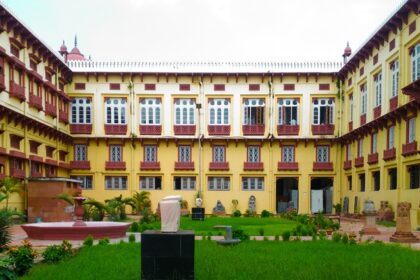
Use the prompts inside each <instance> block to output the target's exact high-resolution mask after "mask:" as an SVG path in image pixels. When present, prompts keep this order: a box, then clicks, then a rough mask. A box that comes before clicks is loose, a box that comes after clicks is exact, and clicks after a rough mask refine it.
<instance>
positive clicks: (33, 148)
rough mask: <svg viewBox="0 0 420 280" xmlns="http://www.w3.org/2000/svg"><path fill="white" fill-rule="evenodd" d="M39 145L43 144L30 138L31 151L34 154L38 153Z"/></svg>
mask: <svg viewBox="0 0 420 280" xmlns="http://www.w3.org/2000/svg"><path fill="white" fill-rule="evenodd" d="M39 145H41V144H40V143H38V142H35V141H32V140H29V151H30V152H31V153H32V154H38V147H39Z"/></svg>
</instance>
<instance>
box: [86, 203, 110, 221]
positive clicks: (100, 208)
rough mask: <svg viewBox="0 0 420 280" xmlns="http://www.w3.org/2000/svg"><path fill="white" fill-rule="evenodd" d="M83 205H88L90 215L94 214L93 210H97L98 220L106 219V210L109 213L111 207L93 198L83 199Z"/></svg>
mask: <svg viewBox="0 0 420 280" xmlns="http://www.w3.org/2000/svg"><path fill="white" fill-rule="evenodd" d="M83 205H84V206H86V208H87V210H88V211H89V212H90V213H89V214H90V216H93V212H94V211H96V213H97V215H98V218H97V220H99V221H102V220H103V219H104V217H105V212H107V213H109V208H108V206H107V205H106V204H105V203H102V202H99V201H97V200H95V199H93V198H89V199H87V200H85V201H83ZM94 209H95V210H94Z"/></svg>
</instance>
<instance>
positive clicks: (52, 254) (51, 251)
mask: <svg viewBox="0 0 420 280" xmlns="http://www.w3.org/2000/svg"><path fill="white" fill-rule="evenodd" d="M71 255H72V245H71V243H69V242H68V241H66V240H64V241H63V243H62V244H61V245H52V246H48V247H47V249H45V251H44V252H43V253H42V257H43V258H44V262H46V263H57V262H59V261H61V260H63V259H65V258H68V257H70V256H71Z"/></svg>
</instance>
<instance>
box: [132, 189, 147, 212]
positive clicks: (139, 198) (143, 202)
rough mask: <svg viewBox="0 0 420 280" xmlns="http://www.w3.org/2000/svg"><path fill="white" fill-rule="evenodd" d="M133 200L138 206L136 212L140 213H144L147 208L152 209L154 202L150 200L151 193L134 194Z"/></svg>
mask: <svg viewBox="0 0 420 280" xmlns="http://www.w3.org/2000/svg"><path fill="white" fill-rule="evenodd" d="M133 200H134V201H135V204H136V210H137V212H138V213H142V212H143V211H144V209H145V208H149V210H150V208H151V207H152V202H151V200H150V192H146V191H141V192H135V193H134V194H133Z"/></svg>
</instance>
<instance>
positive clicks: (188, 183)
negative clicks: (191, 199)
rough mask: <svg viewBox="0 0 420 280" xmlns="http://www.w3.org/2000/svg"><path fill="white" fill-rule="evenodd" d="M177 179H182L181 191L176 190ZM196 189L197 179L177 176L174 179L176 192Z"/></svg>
mask: <svg viewBox="0 0 420 280" xmlns="http://www.w3.org/2000/svg"><path fill="white" fill-rule="evenodd" d="M176 178H180V180H181V186H180V189H176V187H175V180H176ZM195 187H196V178H195V177H183V176H177V177H174V190H176V191H179V190H181V191H183V190H188V191H192V190H195Z"/></svg>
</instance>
